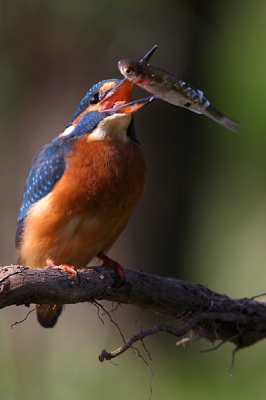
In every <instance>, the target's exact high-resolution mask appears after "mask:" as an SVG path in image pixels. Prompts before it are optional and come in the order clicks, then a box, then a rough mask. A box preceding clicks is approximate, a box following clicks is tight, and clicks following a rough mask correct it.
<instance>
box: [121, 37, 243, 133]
mask: <svg viewBox="0 0 266 400" xmlns="http://www.w3.org/2000/svg"><path fill="white" fill-rule="evenodd" d="M156 48H157V46H156V45H155V46H153V47H152V48H151V50H149V51H148V53H147V54H146V55H145V56H144V57H143V58H142V59H141V60H140V61H132V60H128V59H123V60H120V61H119V62H118V69H119V71H120V72H121V74H122V75H123V76H124V78H126V79H127V80H129V81H130V82H132V83H134V84H135V85H137V86H140V87H141V88H143V89H145V90H146V91H147V92H149V93H151V94H153V99H157V98H160V99H162V100H164V101H166V102H168V103H170V104H173V105H175V106H179V107H184V108H187V109H188V110H190V111H193V112H195V113H197V114H203V115H205V116H206V117H209V118H211V119H212V120H214V121H215V122H218V123H219V124H221V125H222V126H224V127H225V128H227V129H229V130H230V131H232V132H235V133H238V131H237V129H236V127H243V125H242V124H241V123H240V122H237V121H235V120H234V119H232V118H229V117H227V116H226V115H224V114H223V113H221V112H220V111H219V110H218V109H217V108H215V107H214V106H213V105H212V104H211V103H210V101H209V100H208V99H207V98H206V97H205V96H204V94H203V92H202V91H201V90H200V89H197V88H196V87H194V86H192V85H190V84H189V83H188V82H186V81H184V80H183V79H181V78H179V77H178V76H176V75H174V74H173V73H172V72H169V71H166V70H164V69H161V68H158V67H155V66H153V65H150V64H149V59H150V57H151V56H152V54H153V53H154V51H155V50H156Z"/></svg>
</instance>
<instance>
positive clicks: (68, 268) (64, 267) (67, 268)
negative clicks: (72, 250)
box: [45, 258, 79, 279]
mask: <svg viewBox="0 0 266 400" xmlns="http://www.w3.org/2000/svg"><path fill="white" fill-rule="evenodd" d="M45 264H46V266H47V267H55V266H56V265H55V262H54V260H53V259H52V258H47V260H46V261H45ZM58 268H59V269H61V270H62V271H66V272H68V273H70V274H71V275H73V276H74V277H75V279H77V278H78V279H79V275H78V272H77V270H76V268H75V267H73V265H68V264H61V265H59V266H58Z"/></svg>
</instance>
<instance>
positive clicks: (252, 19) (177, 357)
mask: <svg viewBox="0 0 266 400" xmlns="http://www.w3.org/2000/svg"><path fill="white" fill-rule="evenodd" d="M265 18H266V3H265V1H263V0H257V1H253V2H248V1H244V2H243V1H240V0H236V1H233V2H232V1H225V0H223V1H222V0H218V1H215V2H209V1H196V0H194V1H192V0H191V1H185V0H174V1H170V0H154V1H152V2H149V1H145V0H142V1H138V0H135V1H134V2H130V1H123V0H122V1H121V0H120V1H107V0H105V1H98V2H89V1H84V0H75V1H74V0H73V1H71V0H68V1H62V0H61V1H60V0H54V1H41V0H35V1H34V0H24V1H19V0H14V1H12V0H10V1H3V2H1V3H0V82H1V83H0V168H1V170H0V171H1V173H0V185H1V186H0V187H1V196H0V207H1V208H0V210H1V211H0V213H1V230H0V247H1V253H0V254H1V259H0V262H1V264H2V265H4V264H10V263H13V262H16V257H15V249H14V236H15V230H16V218H17V213H18V210H19V206H20V201H21V195H22V191H23V188H24V183H25V180H26V177H27V174H28V172H29V168H30V165H31V160H32V158H33V156H34V154H35V153H36V151H37V150H38V149H39V148H40V147H41V146H42V145H43V144H45V143H47V142H48V141H50V140H51V139H52V138H53V137H54V136H56V135H57V134H59V133H60V132H62V131H63V129H64V128H65V126H66V125H67V123H68V122H69V121H70V119H71V118H72V115H73V113H74V111H75V109H76V107H77V105H78V103H79V101H80V99H81V98H82V97H83V95H84V94H85V92H86V91H87V90H88V89H89V88H90V87H91V86H92V85H93V84H94V83H96V82H98V81H100V80H102V79H107V78H113V77H115V78H119V77H120V73H119V71H118V69H117V62H118V60H119V59H121V58H131V59H135V60H138V59H140V58H141V57H142V56H143V55H144V54H145V53H146V52H147V51H148V49H149V48H150V47H152V46H153V45H154V44H158V46H159V47H158V49H157V51H156V52H155V54H154V55H153V57H152V60H151V61H152V63H154V64H155V65H157V66H159V67H161V68H165V69H167V70H170V71H172V72H174V73H176V74H177V75H178V76H180V77H181V78H182V79H185V80H187V81H188V82H190V83H191V84H192V85H194V86H196V87H197V88H200V89H201V90H203V91H204V94H205V95H206V97H207V98H208V99H209V100H210V101H211V102H212V104H213V105H214V106H216V107H217V108H218V109H220V110H221V111H222V112H224V113H225V114H227V115H228V116H231V117H232V118H234V119H236V120H239V121H240V122H242V123H243V124H244V125H245V128H243V129H239V131H240V133H239V134H238V135H237V134H234V133H232V132H230V131H228V130H226V129H225V128H223V127H222V126H220V125H218V124H216V123H215V122H213V121H211V120H209V119H207V118H206V117H203V116H199V115H196V114H194V113H191V112H189V111H187V110H184V109H181V108H177V107H174V106H172V105H169V104H167V103H163V102H162V101H156V102H154V103H153V104H151V105H150V106H148V107H146V108H145V109H143V110H142V111H140V112H139V113H137V114H136V115H135V123H136V128H137V133H138V136H139V139H140V141H141V143H142V148H143V151H144V153H145V156H146V160H147V167H148V176H147V185H146V190H145V193H144V195H143V196H142V198H141V200H140V202H139V203H138V205H137V207H136V209H135V211H134V213H133V215H132V218H131V221H130V223H129V224H128V226H127V228H126V230H125V232H124V233H123V234H122V235H121V237H120V238H119V240H118V241H117V243H116V244H115V246H114V247H113V249H112V250H111V252H110V253H109V254H110V255H111V256H112V257H113V258H114V259H116V260H118V261H119V262H121V264H122V265H123V266H124V267H125V268H136V269H143V270H145V271H147V272H151V273H156V274H161V275H171V276H174V277H176V278H180V279H186V280H190V281H193V282H197V283H201V284H205V285H207V286H208V287H210V288H211V289H213V290H216V291H219V292H222V293H227V294H228V295H230V296H231V297H234V298H237V297H245V296H253V295H255V294H259V293H262V292H265V281H266V265H265V264H266V250H265V239H266V228H265V222H266V197H265V195H266V180H265V175H266V157H265V153H266V139H265V123H266V113H265V109H264V106H265V102H266V90H265V88H266V79H265V67H266V50H265V49H266V43H265V42H266V39H265V38H266V26H265ZM143 94H145V93H144V92H143V91H141V90H140V89H136V90H135V92H134V97H135V98H138V97H140V96H143ZM105 306H106V307H109V308H110V307H111V306H112V305H109V304H105ZM138 312H139V311H138V310H137V309H134V308H133V307H126V306H123V307H122V308H120V309H119V310H118V312H117V313H116V314H115V317H114V318H115V319H116V321H117V322H118V323H119V324H120V326H121V329H122V330H123V332H124V334H125V337H126V338H127V337H128V336H129V335H131V334H133V333H134V332H136V331H138V330H140V329H141V327H142V328H143V329H145V328H148V327H149V326H150V325H152V324H154V323H156V322H158V321H161V317H159V316H153V315H150V314H149V313H146V312H143V313H142V314H141V316H140V317H139V319H138V320H137V322H136V321H135V319H136V317H137V315H138ZM26 313H27V309H26V308H23V307H19V308H16V307H12V308H10V309H4V310H2V311H1V313H0V319H1V324H0V387H1V391H0V399H5V400H6V399H12V400H13V399H22V400H24V399H25V400H26V399H27V400H31V399H34V400H35V399H36V398H38V399H39V400H46V399H48V398H49V399H51V400H57V399H61V398H64V399H65V400H72V399H73V400H74V399H75V400H76V399H81V400H82V399H87V398H91V399H102V398H107V397H108V399H110V400H111V399H120V398H121V399H125V398H126V399H127V400H130V399H148V398H149V379H150V374H149V371H148V370H147V368H146V366H145V364H144V363H143V362H142V361H141V359H140V358H138V357H137V355H136V354H133V353H132V352H130V351H129V352H128V353H127V354H125V355H123V356H121V357H120V358H119V359H118V360H115V362H116V363H117V364H118V365H114V364H112V363H105V364H100V363H99V362H98V354H99V353H100V351H101V349H102V348H107V349H108V350H112V349H114V348H116V347H118V346H120V345H121V344H122V339H121V337H120V336H119V333H118V332H117V330H116V328H115V327H114V326H113V325H112V324H111V323H110V322H109V320H108V318H107V317H106V316H104V321H105V323H104V325H103V324H102V322H101V321H100V320H99V318H98V315H97V310H96V309H95V307H93V306H90V305H88V304H83V305H77V306H68V307H67V308H66V310H65V312H64V313H63V315H62V317H61V318H60V320H59V323H58V325H57V326H56V327H55V328H54V329H53V330H44V329H42V328H41V327H40V326H39V325H38V324H37V322H36V319H35V313H33V314H31V315H30V316H29V318H28V319H27V321H26V322H24V323H23V324H20V325H16V326H15V327H13V329H11V324H12V323H14V322H15V321H19V320H21V319H23V318H24V317H25V316H26ZM145 343H146V346H147V347H148V349H149V351H150V352H151V355H152V358H153V362H149V365H150V368H151V369H152V371H153V374H154V377H153V380H152V387H153V397H152V398H153V400H156V399H162V398H166V399H176V398H178V399H179V400H181V399H194V398H195V399H197V400H200V399H204V400H206V399H212V398H214V397H215V399H225V398H226V399H228V400H230V399H236V398H237V399H238V398H242V399H249V398H256V399H257V400H259V399H265V392H266V383H265V382H266V381H265V366H264V364H265V362H264V360H265V355H266V347H265V343H261V344H258V345H256V346H255V347H253V348H251V349H247V350H244V351H242V352H240V353H238V354H237V358H236V365H235V368H234V370H233V375H234V376H233V378H232V377H229V376H228V375H227V369H228V368H229V366H230V363H231V358H230V357H231V351H232V350H233V347H232V345H225V346H223V347H222V348H220V349H219V350H218V351H217V352H211V353H207V354H198V350H199V349H204V348H206V347H209V346H211V345H210V344H208V343H204V342H200V343H197V344H195V345H194V346H187V347H186V348H185V349H183V348H182V347H177V348H176V347H175V339H174V338H172V337H169V336H164V335H161V336H157V337H153V338H149V339H148V340H147V341H146V342H145ZM142 354H143V355H144V356H145V358H146V359H148V357H147V355H146V354H145V352H144V351H143V350H142Z"/></svg>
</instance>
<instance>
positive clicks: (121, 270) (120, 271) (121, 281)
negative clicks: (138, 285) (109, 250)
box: [97, 254, 126, 287]
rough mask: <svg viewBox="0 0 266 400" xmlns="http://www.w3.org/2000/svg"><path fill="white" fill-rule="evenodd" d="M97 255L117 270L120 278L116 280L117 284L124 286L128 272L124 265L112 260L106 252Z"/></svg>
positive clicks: (106, 264)
mask: <svg viewBox="0 0 266 400" xmlns="http://www.w3.org/2000/svg"><path fill="white" fill-rule="evenodd" d="M97 257H98V258H99V259H100V260H101V261H102V262H103V265H104V266H106V267H110V268H113V269H114V270H115V271H116V273H117V275H118V278H119V280H118V281H117V282H116V285H115V286H116V287H121V286H123V285H124V284H125V280H126V274H125V271H124V268H123V267H122V265H120V264H119V263H118V262H117V261H114V260H112V259H111V258H109V257H108V256H106V255H105V254H98V255H97Z"/></svg>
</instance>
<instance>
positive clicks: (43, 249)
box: [19, 138, 145, 268]
mask: <svg viewBox="0 0 266 400" xmlns="http://www.w3.org/2000/svg"><path fill="white" fill-rule="evenodd" d="M144 184H145V162H144V157H143V154H142V152H141V149H140V147H139V146H138V145H137V143H135V142H132V141H131V140H130V139H129V138H128V140H126V141H120V140H114V139H112V138H105V140H104V141H97V140H95V141H88V140H87V139H86V138H84V139H82V140H79V141H77V143H76V145H75V151H73V154H70V155H69V157H68V158H67V169H66V171H65V173H64V175H63V176H62V178H61V179H60V180H59V182H58V183H57V184H56V185H55V187H54V189H53V191H52V192H51V193H50V194H49V195H47V196H46V197H44V198H43V199H41V200H40V201H39V202H37V203H35V204H34V205H33V206H32V208H31V210H30V211H29V214H28V216H27V220H26V224H25V226H26V229H25V233H24V235H23V240H22V244H21V247H20V249H19V262H20V263H24V264H26V265H28V266H30V267H42V266H44V265H45V261H46V259H47V258H49V257H51V258H52V259H53V260H54V261H55V263H56V264H63V263H65V264H71V265H74V266H75V267H76V268H81V267H84V266H86V265H87V264H88V263H89V261H90V260H91V259H92V258H93V257H95V256H96V255H97V254H98V253H99V252H103V253H106V252H107V251H108V250H109V249H110V247H111V246H112V245H113V243H114V242H115V240H116V239H117V238H118V236H119V235H120V233H121V232H122V230H123V229H124V227H125V226H126V223H127V221H128V219H129V217H130V215H131V213H132V211H133V209H134V206H135V204H136V202H137V201H138V199H139V197H140V195H141V193H142V191H143V188H144Z"/></svg>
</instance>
